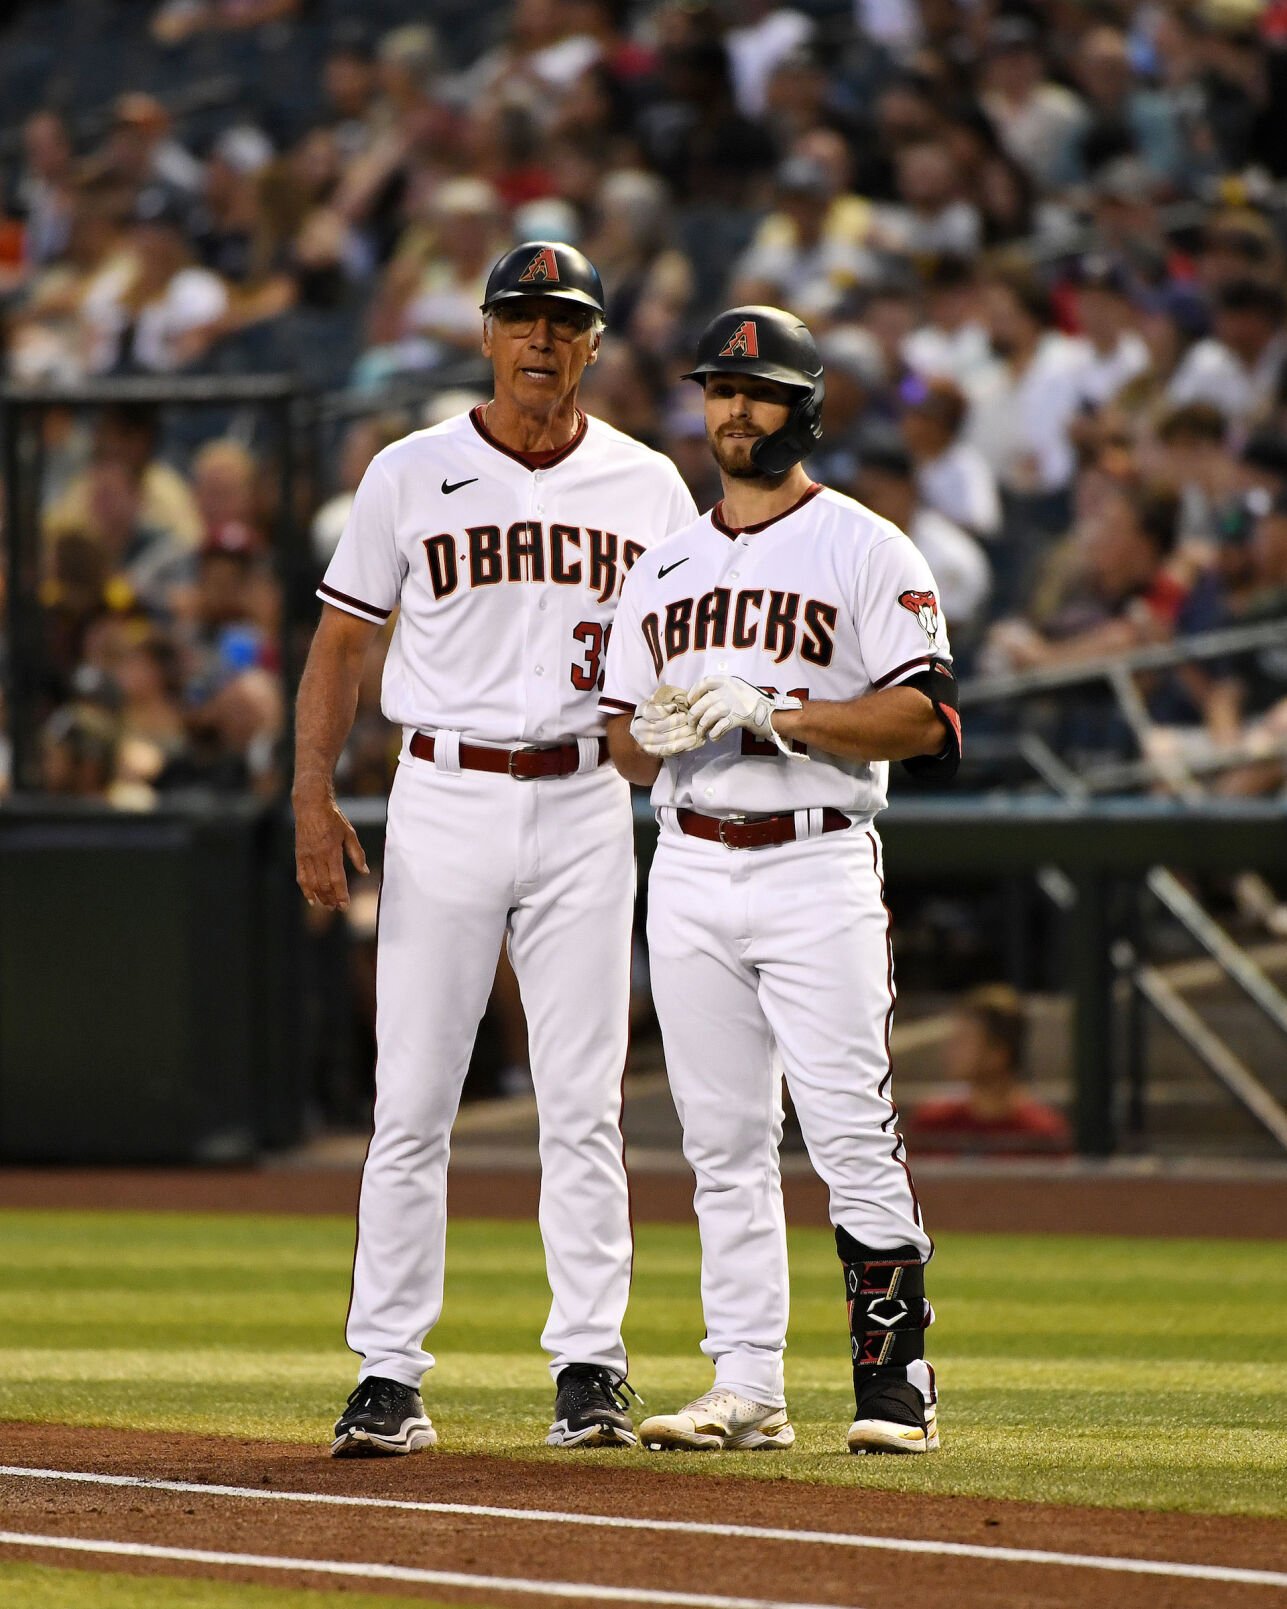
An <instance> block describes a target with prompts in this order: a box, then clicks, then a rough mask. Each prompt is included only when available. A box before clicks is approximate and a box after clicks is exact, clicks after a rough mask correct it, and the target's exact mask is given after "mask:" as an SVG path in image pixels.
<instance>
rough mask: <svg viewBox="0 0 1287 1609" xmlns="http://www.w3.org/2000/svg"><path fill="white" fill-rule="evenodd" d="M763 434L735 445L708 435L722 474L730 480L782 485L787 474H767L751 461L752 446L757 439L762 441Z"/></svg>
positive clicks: (770, 485) (709, 443)
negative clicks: (730, 445) (726, 444)
mask: <svg viewBox="0 0 1287 1609" xmlns="http://www.w3.org/2000/svg"><path fill="white" fill-rule="evenodd" d="M763 439H764V438H763V437H762V436H756V437H755V440H754V441H746V442H738V443H737V444H736V445H735V446H732V447H726V446H725V445H724V444H723V443H721V442H720V441H719V440H717V439H716V438H715V437H713V436H709V435H708V436H707V438H706V442H707V445H708V446H709V447H710V450H711V457H712V458H713V459H714V460H715V462H716V463H717V464H718V465H719V470H720V474H722V475H725V476H727V477H728V479H729V480H744V481H755V482H757V483H758V484H759V485H761V486H769V487H773V486H780V485H781V484H782V482H783V481H784V480H785V479H786V475H785V474H782V475H766V474H765V473H764V471H763V470H762V469H758V468H757V467H756V466H755V464H753V463H752V462H751V448H752V447H754V445H755V442H756V441H762V440H763Z"/></svg>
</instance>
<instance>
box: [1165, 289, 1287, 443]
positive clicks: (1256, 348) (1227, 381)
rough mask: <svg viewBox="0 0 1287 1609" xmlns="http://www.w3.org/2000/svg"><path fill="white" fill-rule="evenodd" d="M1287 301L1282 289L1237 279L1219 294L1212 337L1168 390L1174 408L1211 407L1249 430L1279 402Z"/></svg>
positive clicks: (1200, 344) (1201, 343) (1200, 343)
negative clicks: (1178, 405)
mask: <svg viewBox="0 0 1287 1609" xmlns="http://www.w3.org/2000/svg"><path fill="white" fill-rule="evenodd" d="M1284 313H1287V298H1285V297H1284V295H1283V292H1282V289H1281V288H1280V287H1279V286H1278V285H1273V284H1267V283H1265V282H1264V281H1263V280H1258V279H1234V280H1230V281H1228V282H1227V283H1226V284H1224V285H1222V286H1221V287H1220V289H1219V290H1218V291H1217V293H1216V298H1215V310H1214V317H1213V321H1212V322H1213V326H1214V328H1213V332H1212V334H1211V335H1210V336H1208V337H1207V339H1206V340H1203V341H1198V342H1197V344H1196V345H1195V346H1193V347H1192V348H1191V349H1190V351H1189V352H1188V354H1187V356H1186V357H1185V358H1184V360H1183V362H1182V363H1181V364H1180V366H1179V368H1178V369H1177V370H1176V373H1175V375H1174V377H1173V378H1172V380H1171V384H1170V386H1169V388H1168V393H1167V395H1168V398H1169V400H1170V401H1171V402H1173V403H1184V402H1209V403H1211V405H1212V406H1213V407H1216V408H1219V409H1220V411H1221V412H1222V413H1223V414H1224V415H1225V416H1226V417H1227V418H1228V419H1229V420H1230V421H1231V422H1232V423H1233V424H1234V425H1235V426H1243V427H1245V426H1246V425H1248V424H1250V423H1251V422H1252V421H1253V420H1254V419H1255V418H1257V417H1258V416H1259V415H1261V414H1263V413H1265V412H1267V411H1268V409H1269V408H1270V407H1271V405H1272V404H1273V403H1274V401H1275V400H1276V397H1277V391H1278V381H1279V375H1280V373H1281V371H1282V367H1283V360H1284V358H1287V333H1284V330H1283V318H1284Z"/></svg>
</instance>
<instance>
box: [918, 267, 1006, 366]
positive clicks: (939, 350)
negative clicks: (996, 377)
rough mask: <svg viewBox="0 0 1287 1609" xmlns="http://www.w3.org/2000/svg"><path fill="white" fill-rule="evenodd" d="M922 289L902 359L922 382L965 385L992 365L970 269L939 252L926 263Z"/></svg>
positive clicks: (972, 273)
mask: <svg viewBox="0 0 1287 1609" xmlns="http://www.w3.org/2000/svg"><path fill="white" fill-rule="evenodd" d="M922 285H923V288H924V318H923V321H922V322H921V323H920V324H919V325H918V326H917V328H916V329H914V330H913V331H912V333H911V334H910V335H909V336H908V337H907V340H906V341H905V342H904V343H903V356H904V357H905V358H906V360H907V364H908V367H909V368H911V369H912V370H914V371H915V372H916V373H917V374H919V375H921V376H923V377H924V378H925V379H927V380H939V379H942V380H952V381H955V383H956V384H957V385H966V384H968V383H969V381H970V380H972V379H974V378H976V377H977V376H978V375H979V374H981V373H982V372H983V370H984V369H986V368H987V367H988V365H989V364H990V363H991V362H992V348H991V346H990V344H989V342H988V332H987V330H986V329H985V328H984V325H983V320H982V318H981V317H980V313H979V300H980V298H979V280H978V275H977V273H976V271H975V268H974V265H973V264H972V263H971V262H969V261H968V260H967V259H966V258H964V257H958V256H954V255H953V254H951V253H950V252H949V253H945V254H944V255H942V256H939V257H936V258H935V259H934V261H933V262H932V263H931V264H930V266H929V268H928V269H927V270H926V272H925V274H924V275H923V276H922Z"/></svg>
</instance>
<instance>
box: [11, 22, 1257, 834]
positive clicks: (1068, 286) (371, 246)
mask: <svg viewBox="0 0 1287 1609" xmlns="http://www.w3.org/2000/svg"><path fill="white" fill-rule="evenodd" d="M5 19H6V20H4V21H3V22H0V94H2V95H3V104H4V105H5V108H6V123H7V125H8V127H7V129H6V133H5V136H4V139H3V141H2V142H0V179H2V182H3V207H4V217H3V220H2V221H0V307H2V308H3V328H4V350H5V358H4V362H5V369H6V373H7V376H8V378H9V379H10V380H11V381H18V382H25V383H35V382H45V381H48V382H52V383H61V384H68V383H74V382H77V381H80V380H84V379H93V378H101V377H111V376H121V375H138V374H150V375H160V376H179V375H194V374H195V375H212V376H226V375H232V374H242V373H245V372H258V371H271V372H279V373H281V372H285V373H291V374H294V375H296V376H298V377H299V378H300V380H301V381H302V382H305V383H308V384H311V385H313V386H316V387H318V388H320V389H321V390H322V391H324V392H325V393H327V396H328V401H329V404H330V412H329V413H328V415H327V417H328V419H329V420H330V424H329V425H328V427H327V429H328V431H329V435H328V436H327V438H326V450H325V451H324V452H323V453H322V454H321V455H320V457H319V463H320V465H321V466H322V469H321V471H320V472H319V473H318V474H317V475H316V476H314V477H313V478H312V479H311V480H310V482H309V484H308V485H307V487H306V496H307V507H306V508H303V509H301V510H300V511H299V512H301V513H302V514H303V516H304V517H305V518H306V519H307V520H308V522H309V525H310V529H311V542H312V553H313V558H314V561H315V563H316V565H317V568H318V573H319V574H320V571H321V568H322V566H323V565H324V564H325V561H326V559H327V557H328V555H329V553H330V552H331V551H332V550H333V548H334V546H335V543H336V542H337V540H338V537H339V533H340V530H341V529H342V526H343V522H344V517H345V513H346V510H347V507H348V503H349V500H350V499H351V496H352V492H353V489H354V487H355V486H356V484H357V481H358V480H359V478H360V476H361V474H362V472H363V470H364V468H365V466H366V464H367V463H368V462H369V461H370V458H371V457H372V455H373V454H374V453H375V452H376V451H378V450H379V448H380V447H381V446H382V445H384V444H385V443H386V442H388V441H390V440H392V439H395V438H396V437H397V436H398V435H400V434H402V433H404V432H405V431H406V430H408V429H410V428H415V427H417V426H418V425H420V424H422V423H427V422H433V421H434V420H436V419H438V418H441V417H445V416H446V414H448V413H451V412H455V411H457V410H458V409H459V408H461V407H462V406H465V405H468V403H469V402H471V401H472V400H473V399H474V398H475V397H477V396H479V395H483V394H485V387H486V381H487V375H486V370H485V368H484V367H482V365H481V359H480V358H479V356H478V350H477V345H478V336H479V314H478V303H479V301H480V299H481V292H482V286H483V281H484V278H485V275H486V271H487V268H488V267H489V265H490V264H491V262H492V261H493V260H494V258H495V257H496V256H497V255H498V254H499V253H500V252H501V251H502V250H504V249H505V248H506V247H507V246H508V245H509V244H510V243H512V242H513V241H515V240H518V239H523V238H530V237H536V236H545V237H552V238H561V239H565V240H570V241H574V242H576V243H578V244H579V245H580V246H581V247H582V248H583V249H584V250H585V251H586V252H588V253H589V255H590V256H591V257H592V258H593V260H594V261H595V262H596V263H597V265H598V266H599V268H600V270H601V271H602V274H603V277H604V281H605V284H606V286H607V290H608V297H609V318H608V335H607V337H606V339H605V343H604V349H603V355H602V360H601V361H600V363H599V364H598V366H597V367H596V368H595V369H594V370H593V371H591V372H590V374H589V376H588V383H587V385H586V387H585V390H584V393H583V395H584V400H585V403H586V405H587V406H588V407H589V408H590V410H591V411H593V412H594V413H596V414H598V415H599V416H601V417H603V418H605V419H607V420H609V421H610V422H611V423H613V424H616V425H618V426H619V427H621V428H622V429H624V430H627V431H629V432H631V433H632V434H634V435H636V436H638V437H640V438H641V439H643V440H645V441H647V442H649V443H650V444H652V445H655V446H658V447H660V448H662V449H663V450H665V451H667V452H669V453H670V454H671V455H672V456H673V457H674V459H675V460H676V462H677V463H678V465H679V466H680V468H681V471H682V472H683V474H684V476H685V478H686V479H687V480H688V481H689V483H690V485H691V487H692V490H693V492H694V495H695V497H696V498H697V500H698V502H699V504H700V505H701V506H702V507H708V506H709V505H710V503H711V502H712V501H714V499H715V497H716V496H717V495H718V481H717V478H716V476H715V475H714V473H713V465H712V464H711V462H710V460H709V458H708V455H707V452H706V447H705V442H704V438H703V432H702V421H701V410H700V397H699V394H698V392H697V391H696V389H695V388H694V387H692V386H690V385H685V384H684V383H682V382H681V381H679V380H678V379H677V376H678V374H679V373H680V372H681V370H682V368H683V367H684V365H685V362H686V360H687V358H688V356H689V354H690V352H691V348H692V343H693V338H694V335H695V332H696V330H697V329H698V328H700V326H701V325H702V323H703V322H704V320H705V319H706V318H707V317H708V316H709V315H710V313H711V312H712V311H714V310H715V309H716V308H717V307H718V306H720V305H728V304H731V303H733V302H773V303H778V304H781V305H784V306H787V307H790V308H792V309H793V310H795V311H796V312H798V313H799V314H801V315H802V316H803V317H805V318H806V319H807V320H808V321H809V323H810V324H811V326H812V327H813V328H814V330H815V331H816V333H817V334H818V335H819V337H820V341H821V345H822V350H823V353H824V357H825V361H826V364H827V401H826V414H825V426H826V437H825V441H824V443H823V447H822V450H821V451H820V453H819V454H818V456H817V458H816V460H815V461H813V462H812V463H811V464H810V466H809V467H810V468H811V470H812V472H813V474H814V475H815V476H816V478H818V479H820V480H824V481H826V482H827V483H828V484H830V485H833V486H836V487H838V488H840V489H842V490H845V491H849V492H852V493H854V494H855V495H856V496H858V497H859V498H861V499H862V500H863V501H864V502H866V503H868V504H870V505H871V506H872V507H873V508H875V509H876V510H878V511H879V512H880V513H882V514H884V515H887V516H888V517H890V518H891V519H893V520H895V521H897V522H898V523H899V524H900V525H901V526H902V527H903V528H904V529H906V530H907V531H908V533H909V534H910V536H911V538H912V540H913V541H915V542H916V543H917V544H918V545H920V546H921V547H922V548H923V549H924V551H925V553H926V555H927V557H928V558H929V560H930V563H931V565H932V567H933V568H934V570H935V573H936V575H937V577H938V580H939V583H940V587H941V591H942V594H943V599H944V603H945V607H946V613H947V616H948V620H949V624H950V626H951V629H952V636H953V643H954V646H955V647H956V648H957V650H958V657H959V658H960V659H961V660H962V662H963V665H964V669H965V671H966V673H967V674H968V673H970V672H975V673H978V672H983V673H987V674H997V673H1003V672H1006V671H1014V672H1025V671H1028V670H1031V669H1035V668H1048V667H1053V666H1059V665H1072V664H1076V663H1078V662H1081V661H1087V660H1094V659H1098V658H1100V657H1103V656H1106V655H1107V656H1111V655H1120V654H1125V653H1129V652H1131V651H1132V650H1134V649H1136V648H1139V647H1143V646H1146V645H1149V644H1156V643H1160V642H1165V641H1167V640H1168V639H1171V638H1174V637H1182V636H1184V635H1185V634H1189V633H1196V632H1203V631H1207V630H1210V629H1214V628H1218V627H1222V626H1225V625H1230V624H1236V623H1246V622H1256V621H1268V622H1272V621H1275V620H1283V621H1285V622H1287V361H1285V360H1287V318H1285V314H1287V279H1285V278H1284V244H1285V243H1287V212H1285V211H1284V198H1285V195H1287V192H1284V191H1283V188H1282V185H1283V180H1284V178H1287V3H1284V0H1272V3H1266V4H1260V3H1258V0H1026V3H1025V0H797V3H796V4H776V3H774V0H513V3H512V4H506V5H500V4H495V3H491V0H436V3H426V0H418V3H413V0H160V3H157V0H42V3H39V4H26V5H23V4H12V3H11V4H10V6H9V7H8V8H7V10H6V13H5ZM44 449H45V483H44V488H43V513H42V518H43V582H42V586H43V609H44V615H45V623H46V632H45V641H46V659H47V665H46V671H47V676H46V685H45V687H44V689H43V693H42V697H43V700H44V703H43V705H42V710H41V718H42V722H43V726H42V732H43V741H42V754H41V767H42V782H43V786H44V788H45V790H46V791H47V792H49V793H51V794H62V795H74V796H79V797H86V798H96V799H106V800H108V801H110V802H111V803H113V804H116V805H119V806H121V807H122V808H146V807H148V806H149V805H150V804H152V803H154V802H155V801H157V800H158V799H163V798H167V797H175V796H177V795H178V794H180V793H182V792H184V791H189V790H193V789H198V790H203V791H206V790H221V791H222V790H230V791H236V792H243V791H245V790H253V791H259V792H262V793H263V794H265V795H272V794H274V793H276V792H277V791H278V790H279V789H280V787H281V785H282V782H283V778H284V758H285V757H284V756H283V754H282V752H281V748H282V744H281V738H282V733H283V730H284V692H283V685H282V676H281V667H280V653H279V641H280V635H281V619H282V611H283V595H282V588H281V584H280V579H279V576H278V573H277V571H276V570H275V567H274V564H273V562H272V549H273V544H274V540H275V533H276V532H277V531H278V529H279V526H280V518H281V514H282V510H281V508H280V506H279V496H280V493H279V490H278V480H277V477H276V474H275V470H274V464H273V445H272V442H271V441H270V440H269V439H268V437H267V436H266V435H265V432H264V429H263V425H262V422H261V421H258V420H257V419H256V418H255V417H254V415H253V414H252V413H251V412H249V411H247V410H240V411H238V410H235V409H233V410H227V411H225V412H224V413H223V414H222V415H218V414H216V415H215V416H213V418H212V419H206V418H198V417H197V416H196V415H193V414H185V413H182V412H180V411H176V410H172V409H164V408H160V409H158V408H145V407H140V406H113V407H107V408H103V409H100V410H98V411H91V412H77V411H73V410H70V409H68V410H55V411H53V412H51V413H50V414H49V415H48V418H47V425H46V435H45V442H44ZM378 674H379V665H378V663H373V664H372V666H371V669H370V674H369V676H368V679H367V685H366V687H365V689H364V692H363V697H362V707H361V713H360V715H359V719H358V722H357V724H356V726H355V728H354V735H353V739H352V741H351V743H350V745H349V749H348V751H347V754H346V757H345V761H344V770H343V774H342V775H341V777H340V786H341V788H342V789H343V790H345V791H348V792H354V793H372V794H374V793H379V792H382V791H383V789H384V787H385V785H386V782H387V777H388V774H389V769H390V764H391V759H392V754H393V750H392V748H391V743H393V742H394V741H395V740H394V739H393V738H392V736H391V734H390V733H389V732H388V731H387V730H386V728H385V727H384V725H383V723H382V722H381V721H380V718H379V712H378ZM1139 685H1140V691H1141V695H1142V697H1143V700H1144V705H1145V708H1146V710H1147V716H1148V720H1149V723H1150V738H1149V741H1150V743H1151V744H1152V745H1153V749H1154V754H1155V757H1156V756H1166V755H1171V756H1175V755H1177V754H1178V755H1182V756H1184V757H1185V758H1186V762H1187V763H1191V764H1195V765H1197V764H1198V763H1199V762H1201V763H1202V764H1203V765H1210V766H1212V767H1213V775H1214V777H1215V780H1214V782H1213V783H1212V784H1211V785H1212V786H1214V787H1216V788H1220V789H1225V790H1228V791H1236V792H1253V791H1254V792H1267V791H1272V790H1275V789H1278V788H1280V787H1281V785H1282V781H1283V777H1284V765H1283V753H1284V739H1285V738H1287V645H1285V644H1284V642H1283V640H1282V639H1280V642H1279V645H1278V647H1277V648H1276V649H1274V648H1272V647H1271V648H1269V649H1264V648H1261V649H1259V650H1257V651H1255V652H1246V653H1242V654H1240V655H1237V656H1233V657H1225V658H1221V659H1217V660H1208V661H1205V662H1203V663H1200V664H1196V663H1195V664H1190V665H1185V666H1182V667H1180V668H1178V669H1177V670H1175V671H1173V672H1168V673H1165V674H1155V675H1153V676H1151V677H1148V678H1146V679H1144V680H1142V681H1141V682H1140V684H1139ZM1054 719H1055V726H1054V728H1053V732H1054V736H1055V739H1056V741H1055V743H1054V747H1055V748H1057V750H1058V752H1060V753H1061V754H1062V755H1063V756H1064V758H1065V759H1066V760H1067V761H1068V762H1069V763H1070V764H1072V765H1073V766H1075V765H1076V764H1077V762H1078V757H1079V756H1080V755H1082V754H1090V755H1092V756H1093V755H1097V754H1098V755H1104V754H1107V755H1110V756H1111V755H1114V754H1116V755H1119V756H1121V755H1124V754H1128V753H1130V752H1131V742H1130V734H1129V732H1128V731H1127V730H1126V727H1125V724H1124V722H1123V720H1122V716H1121V712H1120V709H1119V708H1118V707H1117V705H1116V704H1115V703H1114V702H1113V701H1112V700H1110V699H1107V698H1106V697H1100V696H1099V695H1095V696H1091V695H1087V694H1085V693H1083V694H1082V695H1080V696H1079V697H1078V698H1076V699H1073V700H1070V701H1065V702H1064V703H1063V704H1061V706H1060V709H1059V712H1058V714H1057V716H1056V717H1055V718H1054ZM0 731H2V723H0ZM1137 736H1138V733H1137ZM2 749H3V738H2V736H0V789H3V786H4V781H3V773H4V764H3V757H2Z"/></svg>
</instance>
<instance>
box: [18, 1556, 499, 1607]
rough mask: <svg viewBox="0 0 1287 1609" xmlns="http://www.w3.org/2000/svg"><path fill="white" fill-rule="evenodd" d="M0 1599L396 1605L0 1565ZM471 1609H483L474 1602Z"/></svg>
mask: <svg viewBox="0 0 1287 1609" xmlns="http://www.w3.org/2000/svg"><path fill="white" fill-rule="evenodd" d="M0 1593H2V1594H3V1598H4V1602H5V1603H6V1604H8V1606H9V1609H69V1605H73V1604H75V1605H83V1606H84V1609H91V1606H92V1609H341V1606H342V1609H389V1605H390V1603H391V1602H394V1601H396V1600H394V1599H391V1598H389V1597H387V1596H375V1595H373V1594H371V1593H369V1592H356V1593H355V1592H344V1593H335V1592H301V1591H299V1590H298V1589H292V1588H290V1587H247V1586H242V1585H241V1584H239V1583H237V1582H231V1581H184V1580H173V1579H171V1578H170V1577H168V1576H156V1575H153V1576H147V1577H145V1578H143V1579H140V1578H138V1577H137V1576H131V1575H109V1574H105V1573H103V1572H100V1571H90V1570H58V1569H50V1568H49V1567H48V1566H47V1565H43V1564H7V1565H0ZM415 1603H416V1609H460V1605H459V1604H443V1603H429V1602H427V1601H426V1600H425V1599H424V1598H417V1599H416V1600H415ZM471 1609H487V1605H486V1604H482V1603H479V1602H478V1601H477V1600H476V1599H475V1600H474V1602H473V1604H472V1605H471Z"/></svg>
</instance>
